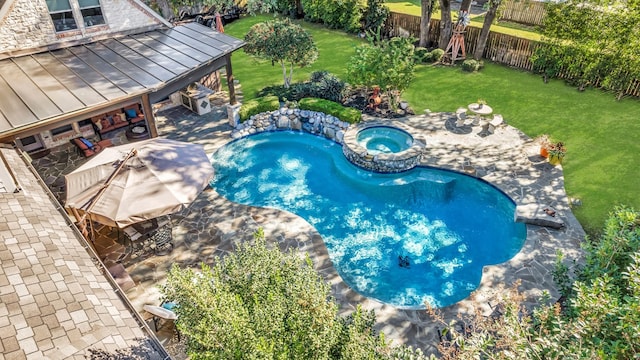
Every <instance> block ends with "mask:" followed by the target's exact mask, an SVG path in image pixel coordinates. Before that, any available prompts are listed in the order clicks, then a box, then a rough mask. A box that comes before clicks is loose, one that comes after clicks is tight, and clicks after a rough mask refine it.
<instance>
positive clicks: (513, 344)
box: [428, 206, 640, 360]
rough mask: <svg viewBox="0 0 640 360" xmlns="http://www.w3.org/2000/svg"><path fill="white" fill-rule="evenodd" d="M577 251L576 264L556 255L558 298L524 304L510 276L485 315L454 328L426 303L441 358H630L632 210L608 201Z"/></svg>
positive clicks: (635, 263)
mask: <svg viewBox="0 0 640 360" xmlns="http://www.w3.org/2000/svg"><path fill="white" fill-rule="evenodd" d="M585 252H586V260H585V263H584V265H583V266H580V267H578V266H575V264H573V263H571V264H568V263H567V262H566V260H565V259H563V257H562V256H561V255H559V257H558V261H557V263H556V270H554V279H557V280H559V281H560V283H559V284H558V285H559V287H560V291H561V293H562V295H563V301H561V302H555V303H554V302H551V303H549V300H550V299H549V296H548V294H547V295H545V296H543V297H542V298H541V299H540V301H539V304H541V305H539V306H537V307H535V308H530V307H526V305H525V304H526V303H525V297H524V296H523V294H522V293H520V292H519V291H518V289H517V287H518V283H517V282H516V283H515V284H514V285H513V286H512V287H510V288H508V289H503V288H498V289H496V298H495V300H493V302H491V303H490V305H491V306H492V309H493V313H492V314H491V315H490V316H488V317H485V316H483V315H482V313H481V312H479V311H477V312H475V314H474V315H470V316H463V317H462V318H461V320H462V321H463V326H462V327H461V326H460V324H456V323H455V321H454V322H453V323H447V322H445V321H444V320H443V319H442V317H441V316H440V315H439V313H438V311H437V310H434V309H429V310H428V313H429V314H431V315H432V316H433V317H434V319H436V321H438V322H440V323H441V324H442V325H443V326H444V327H445V328H446V329H447V331H446V332H447V334H445V336H443V341H442V342H441V343H440V344H439V346H438V350H439V352H440V353H441V355H442V357H441V358H442V359H444V360H453V359H476V358H480V359H513V358H518V359H527V360H528V359H531V360H534V359H576V360H582V359H584V360H587V359H633V358H634V357H635V356H636V355H637V354H638V353H640V338H638V336H637V333H638V331H639V330H640V311H638V309H639V308H640V213H639V212H637V211H635V210H634V209H632V208H629V207H625V206H617V207H615V208H614V210H613V211H612V212H611V214H610V217H609V219H608V220H607V222H606V223H605V226H604V229H603V231H602V236H601V237H600V238H599V239H597V240H594V241H589V242H587V244H586V245H585ZM514 354H517V356H515V357H514Z"/></svg>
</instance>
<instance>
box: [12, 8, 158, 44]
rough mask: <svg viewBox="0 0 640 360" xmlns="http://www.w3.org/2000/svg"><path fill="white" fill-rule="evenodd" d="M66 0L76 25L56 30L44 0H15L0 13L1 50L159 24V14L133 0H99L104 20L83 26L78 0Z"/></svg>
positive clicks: (62, 41) (57, 42) (72, 39)
mask: <svg viewBox="0 0 640 360" xmlns="http://www.w3.org/2000/svg"><path fill="white" fill-rule="evenodd" d="M69 2H70V3H71V7H72V9H73V11H74V14H75V15H76V16H75V19H76V23H77V25H78V29H75V30H70V31H65V32H59V33H56V31H55V28H54V26H53V22H52V20H51V17H50V16H49V10H48V8H47V4H46V2H45V0H15V1H14V2H13V4H11V7H10V8H9V9H8V10H5V14H4V16H2V13H0V54H2V53H5V52H15V51H20V50H28V49H34V48H41V47H46V46H51V45H55V44H62V43H65V42H69V41H74V40H82V39H84V38H88V37H96V36H99V37H105V36H106V35H108V34H111V33H118V32H122V31H128V30H134V29H137V28H145V27H153V26H154V25H161V24H162V22H161V20H160V19H158V18H157V17H156V16H158V15H155V14H154V13H153V11H152V10H150V9H148V8H146V7H145V6H143V5H141V3H138V2H136V1H133V0H100V3H101V6H102V12H103V16H104V19H105V24H104V25H98V26H93V27H89V28H85V26H84V23H83V22H82V21H81V20H82V17H81V16H80V8H79V5H78V2H77V0H69Z"/></svg>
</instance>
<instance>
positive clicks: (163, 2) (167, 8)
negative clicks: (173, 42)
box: [156, 0, 175, 21]
mask: <svg viewBox="0 0 640 360" xmlns="http://www.w3.org/2000/svg"><path fill="white" fill-rule="evenodd" d="M156 4H158V7H159V8H160V13H161V14H162V17H163V18H165V19H167V20H169V21H171V20H173V18H174V16H175V15H174V14H173V10H172V9H171V5H169V0H156Z"/></svg>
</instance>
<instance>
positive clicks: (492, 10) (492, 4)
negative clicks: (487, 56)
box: [473, 0, 502, 60]
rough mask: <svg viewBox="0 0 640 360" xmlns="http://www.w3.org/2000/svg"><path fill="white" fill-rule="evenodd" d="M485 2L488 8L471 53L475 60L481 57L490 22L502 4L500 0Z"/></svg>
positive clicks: (491, 22) (489, 29)
mask: <svg viewBox="0 0 640 360" xmlns="http://www.w3.org/2000/svg"><path fill="white" fill-rule="evenodd" d="M487 3H488V4H489V10H488V11H487V13H486V14H485V15H484V22H483V23H482V30H480V36H478V41H477V42H476V50H475V51H474V53H473V58H474V59H476V60H480V59H482V54H483V53H484V48H485V46H486V45H487V39H488V38H489V31H491V24H493V21H494V20H495V18H496V16H497V15H498V8H499V7H500V5H501V4H502V0H489V1H488V2H487Z"/></svg>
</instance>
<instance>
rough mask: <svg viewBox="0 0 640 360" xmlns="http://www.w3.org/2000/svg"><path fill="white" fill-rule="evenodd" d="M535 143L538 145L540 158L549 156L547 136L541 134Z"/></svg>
mask: <svg viewBox="0 0 640 360" xmlns="http://www.w3.org/2000/svg"><path fill="white" fill-rule="evenodd" d="M535 142H536V143H538V144H539V145H540V156H542V157H543V158H547V157H548V156H549V149H550V148H551V139H550V138H549V135H547V134H542V135H540V136H538V137H537V138H536V139H535Z"/></svg>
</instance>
